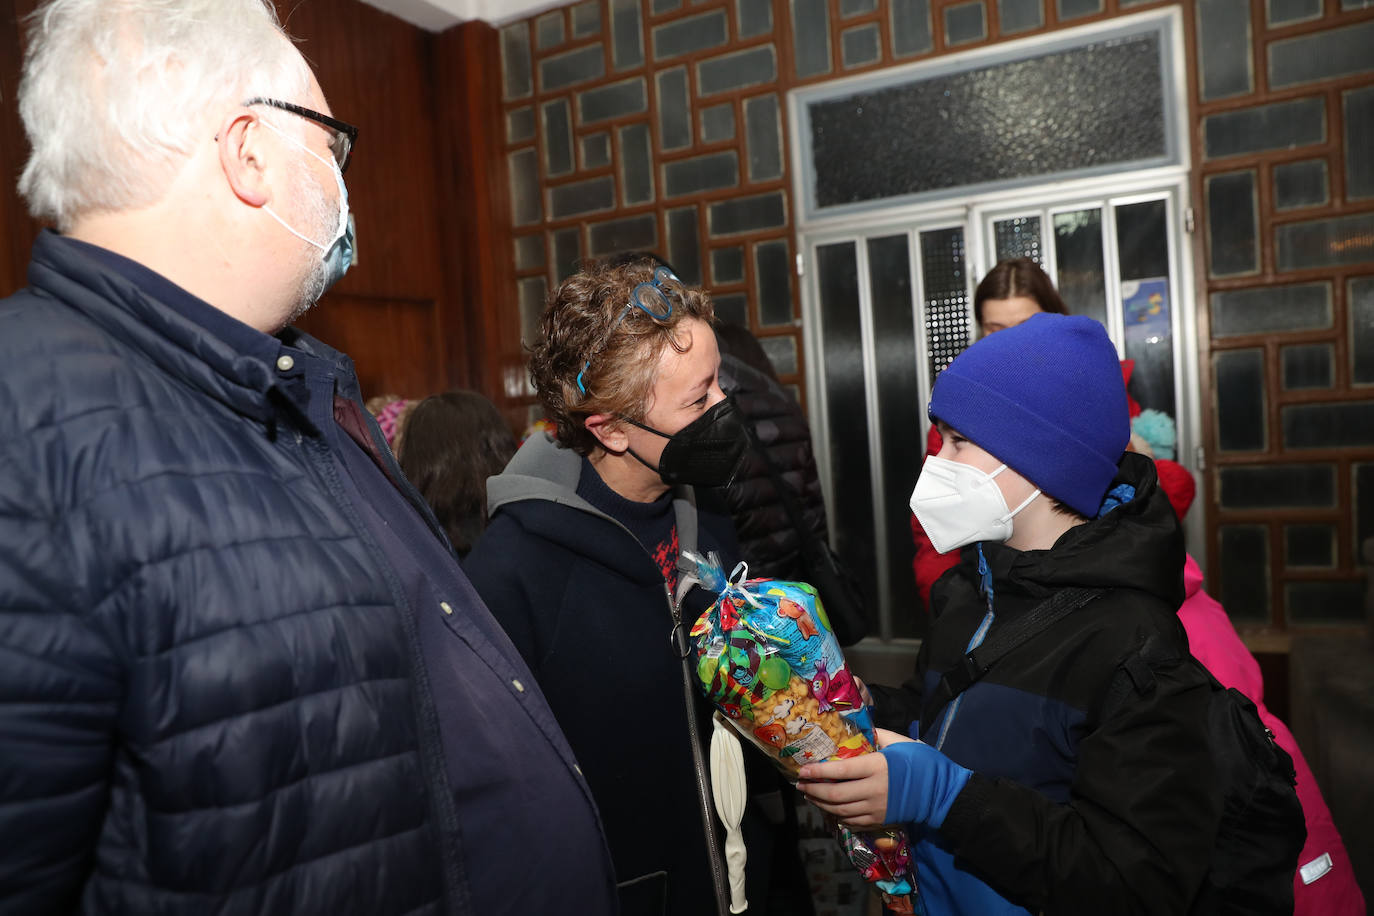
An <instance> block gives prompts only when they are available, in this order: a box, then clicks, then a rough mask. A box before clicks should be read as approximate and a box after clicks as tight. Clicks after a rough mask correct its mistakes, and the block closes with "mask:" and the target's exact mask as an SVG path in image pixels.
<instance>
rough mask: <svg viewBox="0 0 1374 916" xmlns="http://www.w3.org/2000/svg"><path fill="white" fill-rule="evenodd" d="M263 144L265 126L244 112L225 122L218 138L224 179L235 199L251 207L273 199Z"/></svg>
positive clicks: (241, 111) (250, 114)
mask: <svg viewBox="0 0 1374 916" xmlns="http://www.w3.org/2000/svg"><path fill="white" fill-rule="evenodd" d="M262 140H263V130H262V125H261V122H260V121H259V120H258V116H257V115H256V114H254V113H253V112H251V111H248V110H247V109H240V110H239V111H237V112H235V113H234V114H232V115H230V116H229V117H228V118H227V119H225V122H224V124H223V125H222V126H221V127H220V130H219V133H218V134H216V135H215V143H216V145H217V146H218V148H219V164H220V168H221V169H223V170H224V178H225V180H226V181H228V182H229V187H230V188H231V189H232V190H233V192H234V196H235V197H237V198H238V199H239V200H241V201H243V202H244V203H245V204H247V205H248V206H250V207H261V206H262V205H263V204H265V203H267V202H268V200H270V199H271V197H272V195H271V193H270V191H269V189H268V186H267V169H266V167H265V165H264V162H263V159H262V149H261V145H262Z"/></svg>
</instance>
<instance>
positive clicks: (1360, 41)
mask: <svg viewBox="0 0 1374 916" xmlns="http://www.w3.org/2000/svg"><path fill="white" fill-rule="evenodd" d="M1370 48H1374V19H1366V20H1365V21H1364V22H1359V23H1355V24H1354V25H1348V26H1344V27H1342V28H1338V29H1329V30H1327V31H1325V32H1314V33H1313V34H1311V35H1301V36H1299V37H1297V38H1286V39H1284V40H1282V41H1275V42H1272V43H1270V45H1269V88H1270V89H1282V88H1284V87H1285V86H1297V85H1299V84H1301V83H1311V82H1314V81H1316V80H1329V79H1337V78H1339V77H1342V76H1352V75H1354V74H1356V73H1368V72H1369V71H1371V70H1374V54H1370V53H1369V49H1370Z"/></svg>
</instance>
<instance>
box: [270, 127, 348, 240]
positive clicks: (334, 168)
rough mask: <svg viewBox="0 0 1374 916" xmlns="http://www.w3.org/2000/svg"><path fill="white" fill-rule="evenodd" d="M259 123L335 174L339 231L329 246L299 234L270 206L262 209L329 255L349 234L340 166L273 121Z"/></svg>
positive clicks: (293, 233)
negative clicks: (337, 188) (340, 240)
mask: <svg viewBox="0 0 1374 916" xmlns="http://www.w3.org/2000/svg"><path fill="white" fill-rule="evenodd" d="M259 123H261V124H262V126H263V127H266V128H267V129H268V130H270V131H272V132H273V133H275V134H277V135H278V136H279V137H281V138H282V139H283V140H285V141H286V142H287V143H291V144H293V145H295V146H298V147H300V148H301V150H303V151H304V152H305V154H306V155H307V156H314V157H315V158H316V159H318V160H319V161H320V162H322V163H324V165H325V166H326V167H327V168H328V169H329V170H330V171H331V172H333V173H334V182H335V183H336V184H337V185H338V186H339V231H337V232H336V233H334V238H333V239H332V240H331V241H330V243H329V244H328V245H321V244H320V243H319V242H317V241H315V240H314V239H312V238H307V237H306V236H305V235H303V234H302V233H300V232H297V231H296V230H295V229H293V228H292V227H291V226H290V225H289V224H287V222H286V220H284V219H282V218H281V217H280V216H278V215H277V211H275V210H273V209H272V207H271V205H270V204H263V206H262V208H263V209H264V210H266V211H267V215H268V216H270V217H272V218H273V219H274V220H276V221H277V222H278V223H279V224H280V225H281V227H282V228H283V229H285V230H286V231H287V232H289V233H291V234H292V235H294V236H295V237H296V238H298V239H300V240H301V241H302V242H305V243H306V244H307V245H313V246H315V247H316V248H318V249H319V250H320V252H321V253H322V254H328V253H329V249H331V248H333V247H334V245H335V243H337V242H338V241H339V239H340V238H342V237H343V236H344V235H345V234H346V233H347V232H348V189H347V187H346V186H345V185H344V182H343V174H342V173H341V172H340V171H339V166H338V164H337V163H334V162H330V161H329V160H328V159H326V158H324V157H323V156H321V155H320V154H319V153H317V152H315V151H314V150H313V149H311V148H310V147H308V146H306V145H305V144H304V143H302V142H301V141H299V140H297V139H296V138H295V137H293V136H291V135H290V134H288V133H287V132H286V131H284V130H282V129H281V128H280V127H277V125H275V124H273V123H272V122H271V121H265V120H264V121H260V122H259Z"/></svg>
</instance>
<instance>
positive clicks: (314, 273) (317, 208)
mask: <svg viewBox="0 0 1374 916" xmlns="http://www.w3.org/2000/svg"><path fill="white" fill-rule="evenodd" d="M294 171H295V173H296V174H295V176H294V177H295V178H296V186H297V187H299V188H301V189H302V191H301V202H300V207H299V210H300V211H302V212H303V213H304V214H305V217H306V226H307V227H308V228H307V229H306V230H303V231H305V233H306V235H308V236H309V237H310V238H312V239H319V238H327V237H329V235H330V232H331V229H332V228H333V227H334V225H335V224H336V223H337V222H338V219H339V203H338V201H333V202H332V203H331V201H330V200H329V194H328V192H327V191H326V190H325V188H324V184H323V182H321V181H320V180H319V179H317V178H316V177H315V174H314V173H313V172H312V171H311V170H310V167H309V166H308V165H307V164H306V163H305V162H304V161H301V162H298V163H297V165H296V167H295V169H294ZM307 256H308V257H309V258H310V267H309V270H308V271H307V272H306V274H305V276H304V277H302V278H301V284H300V289H299V291H298V292H297V294H296V301H295V302H294V303H293V304H292V306H291V317H290V318H288V319H287V320H286V323H287V324H293V323H294V322H295V321H296V320H297V319H298V318H300V317H301V316H302V315H304V314H305V313H306V312H308V311H310V309H311V308H312V307H313V306H314V305H315V303H317V302H319V301H320V297H321V296H323V295H324V293H325V280H326V278H327V275H328V269H329V265H328V264H327V263H326V262H325V259H324V254H323V253H321V252H319V251H317V250H316V249H315V247H314V246H311V247H310V248H309V249H307Z"/></svg>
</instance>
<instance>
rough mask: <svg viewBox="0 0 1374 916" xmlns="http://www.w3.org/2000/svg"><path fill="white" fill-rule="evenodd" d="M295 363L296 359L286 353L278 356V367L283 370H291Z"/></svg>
mask: <svg viewBox="0 0 1374 916" xmlns="http://www.w3.org/2000/svg"><path fill="white" fill-rule="evenodd" d="M295 365H296V361H295V360H294V359H292V358H291V357H289V356H287V355H286V354H282V355H281V356H278V357H277V368H278V369H280V370H281V371H282V372H290V371H291V368H292V367H293V366H295Z"/></svg>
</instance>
